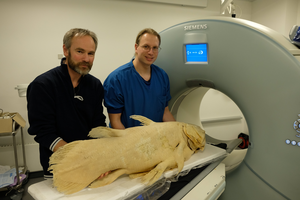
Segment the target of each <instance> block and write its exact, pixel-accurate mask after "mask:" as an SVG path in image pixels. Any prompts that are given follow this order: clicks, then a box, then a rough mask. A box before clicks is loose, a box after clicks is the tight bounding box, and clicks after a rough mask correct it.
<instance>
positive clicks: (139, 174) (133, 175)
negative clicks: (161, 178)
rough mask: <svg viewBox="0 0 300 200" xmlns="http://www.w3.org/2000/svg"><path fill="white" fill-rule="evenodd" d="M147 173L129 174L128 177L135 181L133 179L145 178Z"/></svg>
mask: <svg viewBox="0 0 300 200" xmlns="http://www.w3.org/2000/svg"><path fill="white" fill-rule="evenodd" d="M147 173H149V172H141V173H135V174H129V175H128V176H129V178H131V179H135V178H139V177H142V176H145V175H146V174H147Z"/></svg>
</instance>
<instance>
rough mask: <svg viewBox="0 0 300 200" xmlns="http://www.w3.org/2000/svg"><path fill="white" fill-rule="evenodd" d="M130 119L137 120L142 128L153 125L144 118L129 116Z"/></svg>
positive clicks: (149, 120)
mask: <svg viewBox="0 0 300 200" xmlns="http://www.w3.org/2000/svg"><path fill="white" fill-rule="evenodd" d="M130 118H131V119H134V120H137V121H140V122H141V125H143V126H148V125H150V124H152V123H155V122H154V121H152V120H151V119H148V118H147V117H144V116H141V115H131V116H130Z"/></svg>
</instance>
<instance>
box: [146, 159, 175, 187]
mask: <svg viewBox="0 0 300 200" xmlns="http://www.w3.org/2000/svg"><path fill="white" fill-rule="evenodd" d="M171 163H173V162H172V161H171V160H165V161H163V162H161V163H159V164H158V165H156V167H155V168H154V169H152V170H151V171H150V172H149V173H147V174H146V175H145V176H144V177H142V182H143V183H147V185H152V184H153V183H155V182H156V181H157V180H158V179H159V178H160V177H161V175H162V174H163V173H164V172H165V171H166V170H167V169H168V167H170V165H171Z"/></svg>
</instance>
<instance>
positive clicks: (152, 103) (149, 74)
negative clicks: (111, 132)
mask: <svg viewBox="0 0 300 200" xmlns="http://www.w3.org/2000/svg"><path fill="white" fill-rule="evenodd" d="M160 43H161V41H160V35H159V34H158V33H157V32H156V31H155V30H153V29H150V28H146V29H143V30H142V31H140V32H139V34H138V35H137V37H136V42H135V46H134V48H135V58H134V59H133V60H132V61H130V62H129V63H126V64H125V65H123V66H121V67H119V68H117V69H116V70H114V71H113V72H112V73H111V74H110V75H109V76H108V77H107V79H106V80H105V81H104V84H103V86H104V105H105V106H106V107H107V111H108V116H109V119H110V124H111V127H112V128H116V129H125V128H129V127H133V126H138V125H140V122H138V121H136V120H133V119H131V118H130V116H131V115H142V116H145V117H147V118H149V119H151V120H153V121H155V122H166V121H175V119H174V117H173V115H172V114H171V112H170V111H169V108H168V102H169V100H170V99H171V96H170V83H169V77H168V75H167V74H166V72H165V71H164V70H163V69H161V68H159V67H158V66H156V65H154V64H153V63H154V61H155V60H156V58H157V56H158V52H159V49H160V47H159V46H160Z"/></svg>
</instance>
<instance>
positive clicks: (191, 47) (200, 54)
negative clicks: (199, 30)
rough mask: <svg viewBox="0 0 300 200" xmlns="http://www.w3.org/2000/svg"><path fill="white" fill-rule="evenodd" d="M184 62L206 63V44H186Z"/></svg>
mask: <svg viewBox="0 0 300 200" xmlns="http://www.w3.org/2000/svg"><path fill="white" fill-rule="evenodd" d="M185 53H186V62H190V63H207V44H186V45H185Z"/></svg>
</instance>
